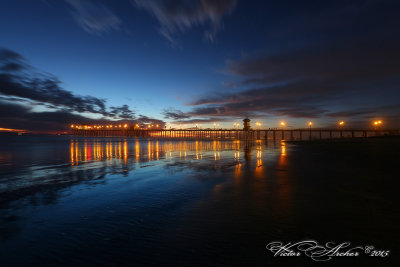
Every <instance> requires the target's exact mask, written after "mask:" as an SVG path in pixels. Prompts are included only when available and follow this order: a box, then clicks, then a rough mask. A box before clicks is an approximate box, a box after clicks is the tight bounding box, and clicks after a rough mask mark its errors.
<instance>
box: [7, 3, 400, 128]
mask: <svg viewBox="0 0 400 267" xmlns="http://www.w3.org/2000/svg"><path fill="white" fill-rule="evenodd" d="M399 11H400V9H399V4H398V1H390V0H387V1H386V0H380V1H372V0H370V1H232V0H224V1H211V0H203V1H183V0H164V1H161V0H159V1H149V0H148V1H147V0H133V1H128V0H127V1H93V0H92V1H90V0H65V1H51V0H42V1H39V0H36V1H34V0H20V1H2V2H1V3H0V25H1V27H0V36H1V39H0V49H1V51H0V111H1V112H2V115H1V119H0V128H14V129H30V130H36V129H37V127H40V128H46V129H49V130H55V129H58V128H62V125H65V124H68V123H70V122H75V123H81V122H83V121H86V120H87V121H89V122H96V121H97V120H120V119H124V120H141V121H142V122H144V123H145V122H150V121H151V119H159V120H164V121H166V122H167V123H169V124H172V125H177V124H178V123H186V126H185V127H189V126H193V125H194V123H196V122H197V123H202V125H203V126H204V127H206V126H208V125H212V123H213V122H219V123H220V124H221V125H223V126H226V127H232V123H233V122H238V121H240V119H241V118H243V117H244V116H249V117H250V118H253V119H254V120H259V121H262V122H263V124H264V125H265V126H266V127H277V126H278V123H279V121H281V120H285V121H287V122H288V124H289V125H290V126H292V127H303V126H304V125H305V123H306V122H307V121H309V120H312V121H314V122H315V124H316V125H319V126H321V127H325V126H329V125H332V124H335V123H336V122H337V121H338V120H346V121H347V122H348V123H349V124H353V125H354V126H366V125H370V124H371V121H372V120H374V119H376V118H379V119H383V120H384V121H385V124H386V126H388V127H389V125H390V126H393V127H398V126H400V125H399V118H400V113H399V111H400V103H399V97H400V93H399V78H400V77H399V75H400V67H399V64H400V63H399V62H400V61H399V59H400V56H399V55H400V53H399V52H398V47H399V45H400V37H399V36H400V35H399V29H400V19H399V16H398V14H399ZM12 110H16V112H7V111H12ZM86 118H87V119H86ZM26 120H29V121H30V122H35V123H34V125H38V126H37V127H35V126H33V125H31V124H30V123H27V122H26ZM43 120H46V121H47V123H46V124H44V123H43V122H42V121H43ZM32 124H33V123H32Z"/></svg>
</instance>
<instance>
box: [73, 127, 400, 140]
mask: <svg viewBox="0 0 400 267" xmlns="http://www.w3.org/2000/svg"><path fill="white" fill-rule="evenodd" d="M72 134H73V135H77V136H86V137H145V138H168V139H175V138H176V139H212V140H213V139H239V140H247V139H254V140H260V139H272V140H315V139H338V138H360V137H371V136H386V135H400V130H382V129H368V130H366V129H357V130H355V129H291V130H288V129H259V130H250V131H244V130H236V129H235V130H234V129H229V130H228V129H216V130H211V129H191V130H179V129H170V130H167V129H156V130H152V129H140V130H138V129H73V130H72Z"/></svg>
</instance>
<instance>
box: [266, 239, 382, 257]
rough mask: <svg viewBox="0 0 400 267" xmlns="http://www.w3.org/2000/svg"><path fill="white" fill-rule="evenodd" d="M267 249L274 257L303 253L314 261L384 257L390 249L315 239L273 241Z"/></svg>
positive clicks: (295, 255) (293, 255)
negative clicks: (323, 241) (361, 256)
mask: <svg viewBox="0 0 400 267" xmlns="http://www.w3.org/2000/svg"><path fill="white" fill-rule="evenodd" d="M266 248H267V250H269V251H271V252H272V253H274V257H279V256H280V257H297V256H301V255H305V256H308V257H310V258H311V259H313V260H314V261H328V260H330V259H332V258H333V257H357V256H360V255H361V254H366V255H368V256H375V257H386V256H388V255H389V253H390V250H377V249H375V248H374V246H353V247H351V243H350V242H343V243H335V242H327V243H325V245H322V244H319V243H318V242H317V241H315V240H303V241H299V242H295V243H292V242H289V243H286V244H285V243H283V242H281V241H274V242H271V243H269V244H268V245H267V246H266Z"/></svg>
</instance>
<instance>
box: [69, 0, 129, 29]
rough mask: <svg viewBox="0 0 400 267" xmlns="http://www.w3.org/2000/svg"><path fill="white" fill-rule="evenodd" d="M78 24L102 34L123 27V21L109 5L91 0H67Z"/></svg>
mask: <svg viewBox="0 0 400 267" xmlns="http://www.w3.org/2000/svg"><path fill="white" fill-rule="evenodd" d="M66 2H67V3H68V5H69V6H70V8H71V9H70V12H71V14H72V16H73V18H74V19H75V21H76V22H77V23H78V25H79V26H80V27H81V28H82V29H83V30H85V31H86V32H88V33H91V34H95V35H101V34H103V33H107V32H110V31H118V30H120V29H121V26H122V21H121V19H120V18H119V17H118V16H117V15H116V14H114V13H113V12H112V11H111V10H110V9H109V8H108V7H107V6H105V5H104V4H102V3H98V2H94V1H91V0H66Z"/></svg>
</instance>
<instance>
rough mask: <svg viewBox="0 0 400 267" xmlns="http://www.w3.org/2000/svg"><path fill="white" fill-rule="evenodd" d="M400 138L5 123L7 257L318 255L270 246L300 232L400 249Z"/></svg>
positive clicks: (63, 260) (137, 261)
mask: <svg viewBox="0 0 400 267" xmlns="http://www.w3.org/2000/svg"><path fill="white" fill-rule="evenodd" d="M399 151H400V144H399V142H398V140H383V141H382V140H381V141H376V140H375V141H368V142H356V143H343V144H342V143H338V144H300V145H295V144H286V145H285V143H281V142H277V143H271V142H269V143H266V142H264V141H263V142H243V141H241V142H239V141H172V140H171V141H170V140H159V141H157V140H140V139H118V138H114V139H111V138H110V139H83V138H73V137H67V136H64V137H62V136H54V137H43V136H36V137H35V136H7V137H6V136H3V137H0V259H1V263H2V264H1V263H0V265H4V266H6V265H20V266H23V265H32V266H44V265H72V264H74V265H88V264H89V263H90V264H91V265H93V266H96V265H114V264H115V265H123V264H129V265H136V266H141V265H175V266H182V265H199V266H206V265H207V266H218V265H228V266H232V265H244V266H255V265H256V266H266V265H269V264H272V265H280V264H288V265H299V264H312V261H311V260H310V259H308V258H306V259H304V258H302V259H292V258H290V259H289V258H285V259H277V258H273V257H272V255H271V253H270V252H268V251H266V249H265V245H266V244H267V243H269V242H271V241H275V240H281V241H299V240H303V239H314V240H317V241H319V242H322V243H323V242H327V241H335V242H343V241H350V242H352V244H355V245H368V244H372V245H375V246H376V247H379V248H382V249H390V250H392V251H396V250H397V251H398V249H399V246H398V242H399V241H398V233H399V231H398V225H399V222H400V220H399V208H398V204H399V202H398V196H397V195H398V193H397V190H398V186H399V182H398V173H399V171H398V163H399V159H400V157H399ZM394 259H395V256H394V255H393V256H392V257H389V258H385V259H343V260H344V262H345V263H348V264H350V263H351V264H353V265H354V264H355V265H357V264H360V266H363V265H364V266H365V264H362V262H363V261H365V262H368V263H371V264H377V265H378V264H379V265H389V264H393V261H394ZM340 260H341V259H333V260H332V261H331V262H329V264H334V263H333V261H336V263H338V262H340Z"/></svg>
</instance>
